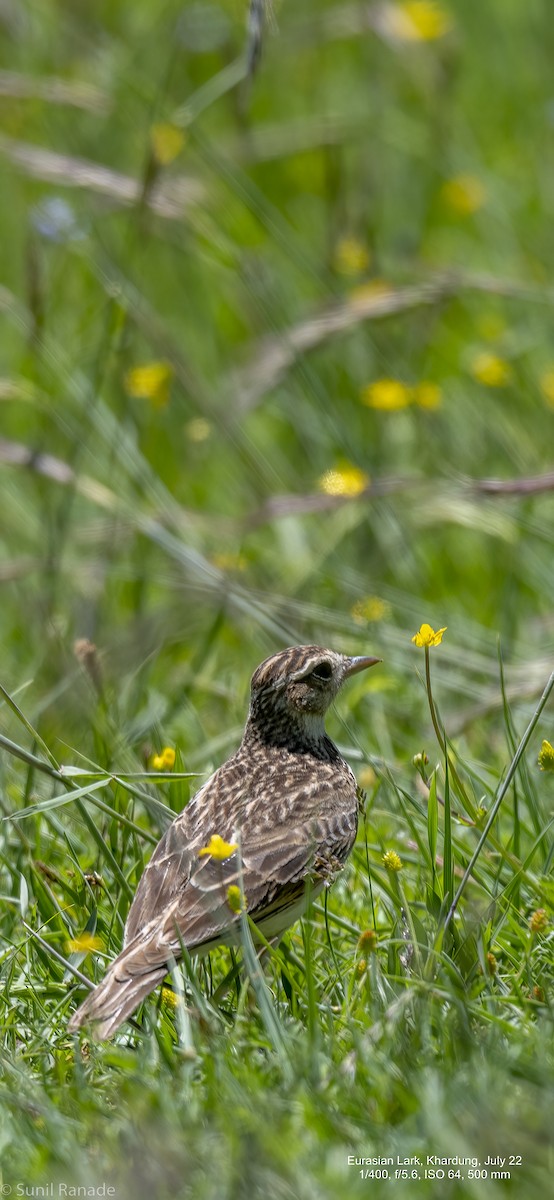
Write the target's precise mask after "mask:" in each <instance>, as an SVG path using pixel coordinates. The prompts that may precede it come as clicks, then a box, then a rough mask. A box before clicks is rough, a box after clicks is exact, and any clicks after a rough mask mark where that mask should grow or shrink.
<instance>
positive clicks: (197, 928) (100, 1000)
mask: <svg viewBox="0 0 554 1200" xmlns="http://www.w3.org/2000/svg"><path fill="white" fill-rule="evenodd" d="M378 661H379V660H378V659H375V658H365V657H363V658H348V657H346V656H345V655H342V654H336V653H334V652H333V651H331V650H325V649H322V648H321V647H319V646H293V647H290V648H289V649H288V650H283V651H281V652H280V653H279V654H274V655H272V657H271V658H268V659H266V660H265V662H263V663H262V664H261V665H260V666H259V667H258V668H257V670H256V671H255V672H254V675H253V677H252V686H251V701H250V711H249V714H248V720H247V723H246V727H245V730H244V735H243V739H242V742H241V744H240V746H239V748H238V750H237V751H236V753H235V754H233V756H232V757H231V758H230V759H228V761H227V762H226V763H224V764H223V766H221V767H219V769H218V770H217V771H216V772H215V774H214V775H212V776H211V778H210V779H208V781H207V782H206V783H205V784H204V786H203V787H202V788H200V791H198V792H197V793H196V795H195V796H194V797H193V799H192V800H191V801H190V803H189V804H188V805H187V807H186V808H185V809H184V810H183V812H182V813H180V815H179V816H178V817H177V818H176V819H175V821H173V824H172V825H170V827H169V829H168V830H167V831H166V833H165V834H164V836H163V837H162V839H161V841H160V842H159V843H158V845H157V847H156V849H155V850H154V853H153V855H152V858H151V860H150V862H149V864H148V866H147V867H146V870H145V872H144V875H143V876H142V879H141V880H140V883H139V886H138V888H137V893H136V896H135V898H134V900H133V903H132V905H131V909H130V912H129V917H128V920H127V925H126V929H125V946H124V949H123V950H122V952H121V954H120V955H119V956H118V957H117V958H116V959H115V961H114V962H113V963H112V965H111V966H110V968H109V969H108V972H107V974H106V976H105V978H104V979H103V980H102V982H101V983H100V984H99V985H98V987H97V988H95V990H94V991H93V992H91V994H90V996H88V997H87V999H86V1000H85V1001H84V1003H83V1004H82V1005H81V1007H80V1008H79V1009H77V1011H76V1012H75V1013H74V1014H73V1017H72V1018H71V1021H70V1024H69V1029H70V1030H76V1029H78V1028H79V1027H80V1026H81V1025H83V1024H84V1023H85V1022H88V1021H93V1022H97V1025H96V1028H95V1034H96V1036H97V1037H100V1038H104V1037H110V1036H111V1035H112V1034H113V1033H114V1032H115V1030H116V1029H117V1028H118V1026H119V1025H120V1024H121V1022H122V1021H123V1020H124V1019H125V1018H126V1017H127V1016H129V1015H130V1014H131V1013H132V1012H133V1011H134V1010H135V1008H136V1007H137V1006H138V1004H139V1003H140V1001H141V1000H143V999H144V998H145V996H147V995H148V994H149V992H151V991H152V990H153V988H154V987H155V986H156V984H157V983H159V982H160V981H161V980H162V979H163V978H164V976H165V975H166V974H167V962H168V959H174V960H178V959H179V958H180V956H181V947H182V945H184V946H186V947H187V949H188V950H189V951H190V952H191V953H192V954H204V953H206V952H207V951H208V950H210V949H212V947H213V946H215V945H217V944H218V943H224V944H227V945H229V944H232V943H233V942H236V941H238V940H239V933H238V917H237V916H236V914H234V913H233V911H232V908H231V906H230V904H229V898H228V888H229V887H230V886H231V885H236V884H237V883H238V882H239V853H240V858H241V859H242V886H243V889H244V896H245V901H246V905H247V909H248V912H249V915H250V916H251V917H252V919H253V920H254V921H255V922H256V924H258V925H259V926H260V930H261V932H262V933H263V934H264V936H265V937H266V938H272V937H278V936H279V935H280V934H281V933H282V932H283V931H284V930H285V929H286V928H287V927H288V926H289V925H290V924H292V922H293V921H294V920H296V919H297V917H298V916H300V915H301V913H302V909H303V902H304V900H305V895H306V890H307V887H308V890H309V892H310V894H311V895H312V896H313V895H314V894H317V892H318V891H320V890H321V888H322V887H323V885H324V883H326V882H329V881H330V880H332V878H333V877H334V875H335V874H336V873H337V871H338V870H340V868H341V867H342V866H343V865H344V862H345V860H346V858H347V856H348V854H349V853H350V850H351V849H352V846H353V844H354V841H355V838H356V830H357V819H358V801H357V793H356V780H355V778H354V775H353V774H352V771H351V770H350V767H349V766H348V765H347V763H346V762H345V761H344V759H342V758H341V756H340V754H339V751H338V750H337V747H336V746H335V745H334V744H333V742H332V741H331V739H330V738H329V737H328V736H327V734H326V732H325V728H324V724H323V718H324V715H325V713H326V711H327V709H328V707H329V705H330V704H331V702H332V700H333V699H334V698H335V696H336V694H337V692H338V690H339V688H340V686H341V684H342V683H343V681H344V680H345V679H346V678H347V677H348V676H349V675H352V674H354V673H355V672H357V671H361V670H364V669H365V668H366V667H369V666H372V665H373V664H374V663H376V662H378ZM214 834H219V835H220V836H221V837H222V838H223V839H224V840H225V841H226V842H229V843H238V845H239V846H240V852H239V851H234V852H233V853H231V854H230V856H229V857H228V858H227V859H225V860H224V861H220V860H218V859H216V858H214V857H213V856H211V855H206V854H204V855H201V856H200V851H201V850H202V849H204V848H205V847H206V846H207V845H208V843H209V842H210V838H211V837H212V835H214Z"/></svg>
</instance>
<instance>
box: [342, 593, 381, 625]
mask: <svg viewBox="0 0 554 1200" xmlns="http://www.w3.org/2000/svg"><path fill="white" fill-rule="evenodd" d="M350 614H351V616H352V617H353V619H354V621H355V622H356V625H367V624H368V622H369V621H383V620H384V619H385V617H388V616H389V615H390V604H388V602H387V601H386V600H381V598H380V596H365V597H364V599H363V600H356V603H355V604H354V605H353V606H352V608H351V609H350Z"/></svg>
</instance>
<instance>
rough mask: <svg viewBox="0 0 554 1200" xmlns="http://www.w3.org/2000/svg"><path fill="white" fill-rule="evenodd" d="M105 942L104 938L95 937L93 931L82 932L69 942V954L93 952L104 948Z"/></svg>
mask: <svg viewBox="0 0 554 1200" xmlns="http://www.w3.org/2000/svg"><path fill="white" fill-rule="evenodd" d="M103 949H104V943H103V941H102V938H100V937H95V936H94V934H93V933H87V932H86V931H85V932H84V933H80V934H79V936H78V937H76V938H72V939H71V941H69V942H68V943H67V950H68V953H69V954H91V953H92V952H93V951H94V950H103Z"/></svg>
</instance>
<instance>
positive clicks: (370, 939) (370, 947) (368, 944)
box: [358, 929, 379, 954]
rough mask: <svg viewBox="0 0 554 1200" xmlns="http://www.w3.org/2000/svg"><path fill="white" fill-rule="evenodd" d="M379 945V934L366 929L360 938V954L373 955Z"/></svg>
mask: <svg viewBox="0 0 554 1200" xmlns="http://www.w3.org/2000/svg"><path fill="white" fill-rule="evenodd" d="M378 945H379V934H378V933H377V931H376V930H375V929H364V931H363V933H361V934H360V936H359V938H358V951H359V953H360V954H366V953H367V952H368V951H369V952H370V953H372V952H373V951H374V950H376V949H377V946H378Z"/></svg>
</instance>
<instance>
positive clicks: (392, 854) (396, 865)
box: [383, 850, 402, 871]
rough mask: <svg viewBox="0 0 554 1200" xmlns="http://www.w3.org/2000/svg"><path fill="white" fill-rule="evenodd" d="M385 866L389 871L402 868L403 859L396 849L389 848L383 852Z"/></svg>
mask: <svg viewBox="0 0 554 1200" xmlns="http://www.w3.org/2000/svg"><path fill="white" fill-rule="evenodd" d="M383 866H384V867H386V868H387V871H401V870H402V859H401V858H400V855H399V854H397V853H396V850H387V852H386V854H383Z"/></svg>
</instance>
